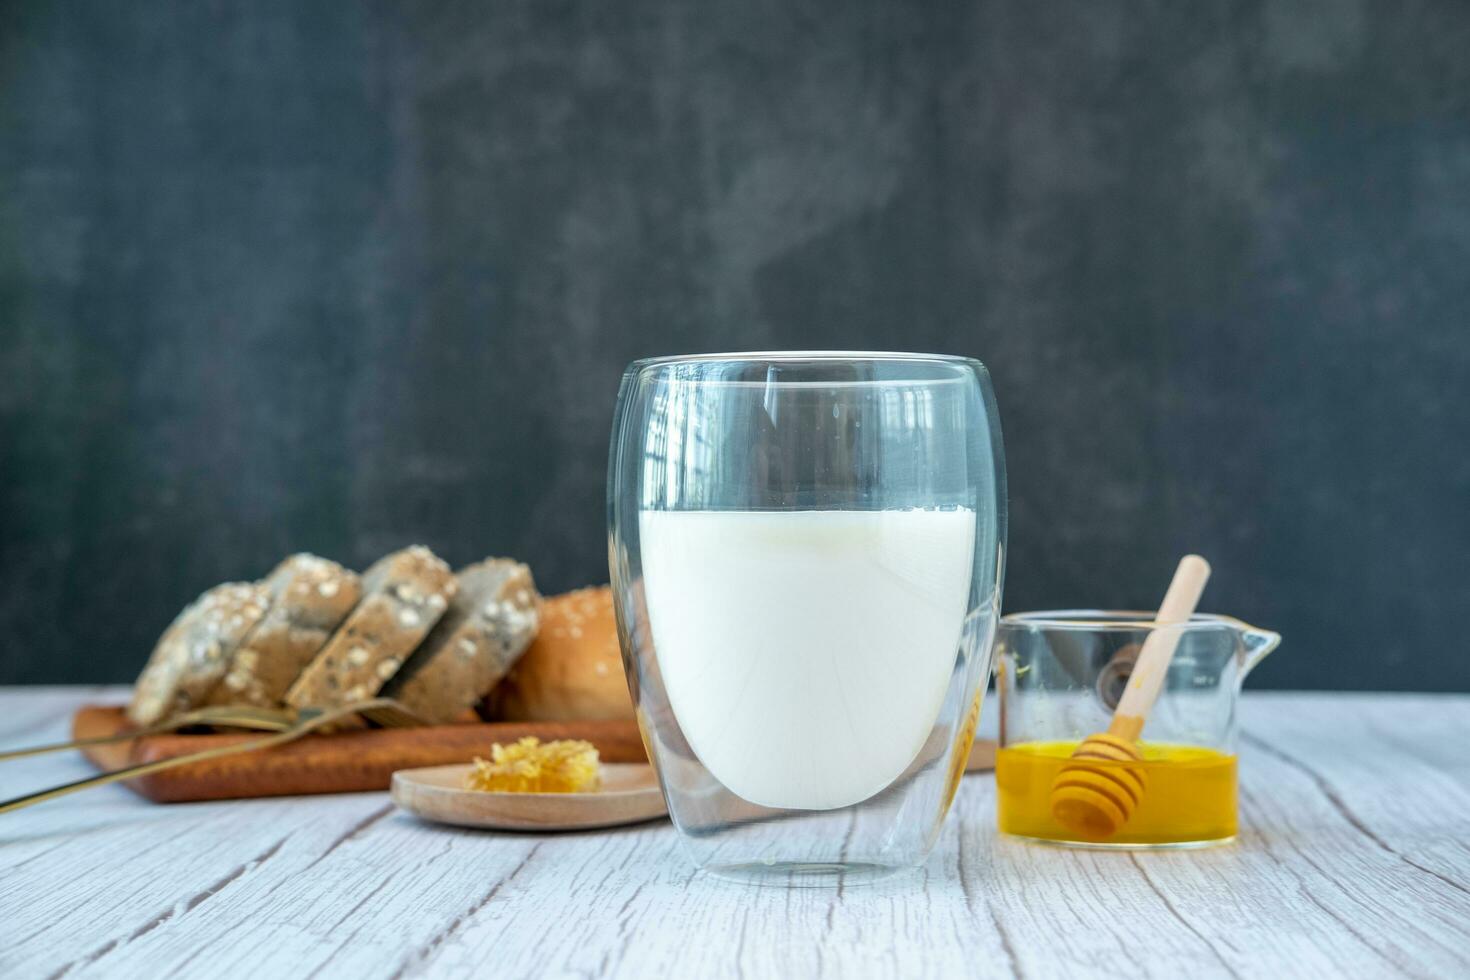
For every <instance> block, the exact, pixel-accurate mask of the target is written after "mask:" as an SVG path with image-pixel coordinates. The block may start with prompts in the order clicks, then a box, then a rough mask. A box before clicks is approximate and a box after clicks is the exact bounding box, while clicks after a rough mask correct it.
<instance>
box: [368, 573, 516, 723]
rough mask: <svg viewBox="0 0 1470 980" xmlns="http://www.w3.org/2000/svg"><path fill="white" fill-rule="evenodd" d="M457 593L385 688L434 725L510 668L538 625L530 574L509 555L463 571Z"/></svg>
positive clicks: (465, 706)
mask: <svg viewBox="0 0 1470 980" xmlns="http://www.w3.org/2000/svg"><path fill="white" fill-rule="evenodd" d="M455 577H456V578H458V579H459V593H458V594H457V595H456V596H455V597H454V598H453V599H451V600H450V601H449V611H448V612H446V613H445V614H444V618H443V619H441V620H440V621H439V624H438V625H437V626H435V627H434V630H433V632H431V633H430V634H429V636H428V637H427V638H426V639H425V640H424V642H423V644H422V645H421V646H420V647H419V648H418V650H416V651H415V652H414V654H413V656H412V657H410V658H409V660H408V662H407V663H405V664H404V665H403V668H402V669H401V670H399V672H398V674H397V675H396V676H395V677H394V678H393V679H392V680H391V681H389V682H388V684H387V685H386V686H385V687H384V688H383V694H384V695H385V696H387V697H392V698H397V699H398V700H399V701H402V702H403V703H404V704H405V705H407V706H408V708H409V709H410V710H412V711H413V712H414V713H415V714H417V715H419V716H420V717H422V718H424V719H426V720H427V721H429V722H431V723H433V724H447V723H449V722H452V721H455V720H457V719H459V718H460V717H461V716H462V715H463V713H464V712H465V710H466V709H468V708H470V707H472V706H473V705H474V703H475V702H476V701H478V700H479V699H480V698H482V697H484V696H485V694H486V693H488V692H489V691H490V689H491V688H492V687H494V686H495V684H496V682H497V681H499V680H500V678H502V677H504V676H505V672H506V671H507V670H509V669H510V668H511V666H512V665H513V664H514V663H515V662H516V660H517V659H518V658H519V657H520V655H521V654H522V653H524V652H525V650H526V647H528V646H530V644H531V640H532V639H534V638H535V636H536V629H537V626H538V625H539V623H540V618H541V617H540V607H541V596H540V595H539V594H538V593H537V592H536V583H535V581H534V580H533V579H532V578H531V570H530V569H529V568H527V567H526V566H525V565H522V564H521V563H519V562H515V561H511V560H509V559H506V558H490V559H487V560H485V561H482V562H479V563H478V564H475V565H470V566H469V567H467V568H463V569H460V571H459V572H458V574H457V575H456V576H455Z"/></svg>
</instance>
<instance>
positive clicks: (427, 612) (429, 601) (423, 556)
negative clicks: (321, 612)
mask: <svg viewBox="0 0 1470 980" xmlns="http://www.w3.org/2000/svg"><path fill="white" fill-rule="evenodd" d="M456 590H457V584H456V582H455V580H454V575H453V574H452V573H451V572H450V571H449V566H448V565H446V564H444V562H443V561H441V560H440V559H439V558H438V557H436V556H435V555H434V553H433V552H432V551H430V550H429V549H428V548H425V547H424V546H423V545H414V546H413V547H410V548H404V549H403V550H402V551H395V552H394V553H393V554H391V555H388V556H386V557H384V558H381V559H379V560H378V561H377V563H375V564H374V565H373V566H372V567H371V568H369V569H368V570H367V572H366V573H365V574H364V575H363V577H362V592H363V596H362V600H361V601H360V602H358V604H357V608H355V609H353V610H352V612H351V613H349V614H348V616H347V619H346V620H345V621H344V622H343V623H342V625H341V626H340V627H338V629H337V632H336V633H333V634H332V638H331V639H329V640H328V641H327V644H326V646H324V647H323V648H322V651H321V652H320V653H318V654H317V655H316V657H315V659H313V660H312V661H311V663H309V664H307V666H306V669H305V670H303V671H302V672H301V676H300V677H298V678H296V681H295V683H293V684H292V685H291V687H290V689H289V690H287V692H286V703H287V704H288V705H290V706H291V707H294V708H308V707H315V708H328V707H336V706H340V705H344V704H350V703H351V702H353V701H362V700H364V699H367V698H371V697H373V696H374V695H375V694H377V693H378V690H379V689H380V688H381V687H382V686H383V685H384V684H385V683H387V682H388V680H389V679H390V678H391V677H392V676H393V675H394V674H396V673H398V668H399V667H401V666H402V665H403V662H404V661H405V660H407V659H408V657H409V654H411V653H413V651H414V650H415V649H416V648H417V647H418V645H419V644H420V643H422V642H423V640H424V637H425V636H427V635H428V634H429V631H430V630H431V629H432V628H433V627H434V624H435V623H437V622H438V621H439V618H440V617H441V616H443V615H444V611H445V610H446V609H448V608H449V600H450V599H451V598H453V597H454V594H455V592H456Z"/></svg>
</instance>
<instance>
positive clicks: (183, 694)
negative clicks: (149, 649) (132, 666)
mask: <svg viewBox="0 0 1470 980" xmlns="http://www.w3.org/2000/svg"><path fill="white" fill-rule="evenodd" d="M269 605H270V595H269V593H268V592H267V590H266V588H265V586H264V585H263V584H261V583H259V582H226V583H225V584H223V585H216V586H215V587H214V588H212V589H210V590H209V591H208V592H205V593H204V594H203V595H201V596H200V597H199V598H198V599H196V600H195V601H194V602H193V603H192V604H190V605H189V606H188V608H186V609H185V610H184V611H183V612H182V613H180V614H179V616H178V618H177V619H175V620H174V621H173V623H172V624H171V625H170V626H169V628H168V629H167V630H165V631H164V633H163V636H162V637H160V638H159V640H158V645H157V646H156V647H154V648H153V653H152V655H151V656H150V657H149V658H148V663H147V665H146V666H145V667H144V668H143V673H142V675H141V676H140V677H139V678H138V682H137V684H136V685H135V686H134V688H133V701H132V703H131V704H130V705H128V718H129V719H130V720H131V721H132V722H133V723H134V724H136V725H152V724H155V723H156V722H159V721H162V720H163V719H164V718H166V717H168V716H169V715H172V714H175V713H177V712H180V711H187V710H189V709H190V708H195V707H198V706H199V702H200V700H202V698H203V696H204V694H206V693H207V692H208V690H209V688H211V687H213V686H214V684H215V683H216V682H217V681H218V680H219V678H220V677H221V676H223V675H224V672H225V670H226V668H227V667H228V666H229V662H230V658H231V657H232V656H233V655H234V653H235V650H236V648H237V647H238V646H239V645H240V643H241V641H243V640H244V639H245V637H246V636H247V635H248V634H249V633H250V631H251V630H252V629H254V628H255V625H256V624H257V623H258V622H259V621H260V619H261V617H262V616H264V615H265V612H266V610H267V608H268V607H269Z"/></svg>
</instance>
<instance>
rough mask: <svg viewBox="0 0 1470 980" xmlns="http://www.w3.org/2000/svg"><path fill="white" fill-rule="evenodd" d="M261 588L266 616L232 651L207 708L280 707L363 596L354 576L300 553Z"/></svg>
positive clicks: (290, 559)
mask: <svg viewBox="0 0 1470 980" xmlns="http://www.w3.org/2000/svg"><path fill="white" fill-rule="evenodd" d="M265 587H266V589H267V590H269V592H270V599H271V605H270V611H269V612H267V613H266V614H265V616H264V617H263V618H262V619H261V620H260V622H259V623H257V624H256V626H255V629H253V630H251V631H250V635H249V636H247V637H246V638H245V641H244V642H243V643H241V644H240V648H239V649H238V650H236V651H235V655H234V657H233V658H231V660H230V665H229V669H228V670H226V671H225V674H224V677H223V678H221V679H220V682H219V683H218V684H216V685H215V686H214V689H213V690H212V691H210V692H209V694H208V695H207V696H206V697H205V699H204V703H205V704H208V705H238V704H248V705H253V706H256V707H261V708H274V707H279V706H280V705H281V704H283V703H284V700H285V697H286V691H287V689H288V688H290V686H291V684H292V683H293V682H294V681H295V680H296V678H297V677H299V676H300V675H301V672H302V670H303V669H305V667H306V665H307V664H308V663H310V662H311V661H312V659H313V658H314V657H315V656H316V655H317V654H318V653H320V652H321V650H322V648H323V647H324V646H325V645H326V642H327V639H328V638H329V637H331V635H332V632H333V631H334V630H336V628H337V627H338V626H340V625H341V624H342V620H343V619H345V618H346V617H347V614H348V613H349V612H351V611H352V609H353V607H354V606H356V605H357V600H358V599H359V598H360V597H361V596H362V582H361V580H360V579H359V578H358V577H357V573H356V572H354V571H352V570H350V569H347V568H343V567H342V566H341V565H339V564H337V563H336V562H334V561H328V560H327V559H325V558H318V557H317V556H316V555H309V554H304V553H303V554H298V555H292V556H291V557H289V558H287V559H286V560H285V561H283V562H281V563H280V564H279V565H277V566H276V568H275V570H274V571H272V572H271V573H270V575H269V576H267V577H266V579H265Z"/></svg>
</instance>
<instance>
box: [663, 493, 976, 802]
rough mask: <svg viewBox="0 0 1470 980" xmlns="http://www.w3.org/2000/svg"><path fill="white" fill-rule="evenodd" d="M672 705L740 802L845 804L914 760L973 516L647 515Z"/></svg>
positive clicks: (949, 635)
mask: <svg viewBox="0 0 1470 980" xmlns="http://www.w3.org/2000/svg"><path fill="white" fill-rule="evenodd" d="M639 532H640V535H641V538H642V545H641V548H642V553H643V577H644V591H645V598H646V601H647V603H648V617H649V621H650V624H651V626H652V630H653V642H654V647H655V649H656V651H657V656H658V665H659V670H660V671H661V673H662V676H663V682H664V686H665V688H666V690H667V691H668V695H669V703H670V707H671V708H672V709H673V712H674V717H675V718H677V719H678V722H679V726H680V727H681V728H682V729H683V730H684V735H685V736H686V737H687V738H688V740H689V744H690V746H691V747H692V748H693V749H694V751H695V753H696V754H697V755H698V756H699V759H700V761H701V762H703V763H704V765H705V767H706V768H707V769H709V771H710V772H711V773H712V774H713V775H714V776H715V777H716V778H717V779H719V780H720V782H722V783H724V785H725V786H726V787H728V788H729V789H730V790H731V791H732V792H734V793H736V794H738V795H739V796H741V797H743V798H744V799H746V800H749V801H750V802H752V803H757V804H760V805H763V806H771V807H784V808H792V809H809V810H825V809H832V808H835V807H841V806H848V805H850V804H853V803H857V802H860V801H862V800H865V799H867V798H868V797H870V796H873V795H874V794H876V793H878V792H880V791H881V790H883V789H884V788H885V787H887V786H888V785H889V784H891V783H892V782H893V781H894V779H896V778H897V777H898V776H899V774H900V773H902V772H903V771H904V769H906V768H907V767H908V765H909V763H911V762H912V761H913V760H914V757H915V756H917V755H918V753H919V749H920V748H921V747H922V746H923V744H924V741H925V739H926V738H927V737H928V736H929V733H930V732H931V731H932V729H933V727H934V722H935V720H936V719H937V718H938V715H939V710H940V707H941V703H942V701H943V700H944V694H945V689H946V687H947V685H948V683H949V679H950V676H951V674H952V672H953V671H954V667H955V660H956V656H957V650H958V647H959V642H960V631H961V629H962V626H963V622H964V618H965V613H966V612H967V605H968V600H969V595H970V576H971V573H972V571H973V562H974V539H975V513H974V511H971V510H946V511H937V510H928V511H925V510H889V511H796V512H757V511H694V512H662V511H644V512H642V513H641V514H640V515H639Z"/></svg>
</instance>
